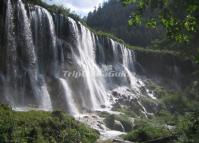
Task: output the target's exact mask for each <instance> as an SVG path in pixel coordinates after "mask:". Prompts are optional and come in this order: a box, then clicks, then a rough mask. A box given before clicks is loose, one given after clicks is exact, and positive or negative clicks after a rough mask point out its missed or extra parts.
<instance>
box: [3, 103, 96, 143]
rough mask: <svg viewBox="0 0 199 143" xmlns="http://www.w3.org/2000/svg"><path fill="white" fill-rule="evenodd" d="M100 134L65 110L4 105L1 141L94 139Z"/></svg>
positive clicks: (70, 142)
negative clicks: (20, 109)
mask: <svg viewBox="0 0 199 143" xmlns="http://www.w3.org/2000/svg"><path fill="white" fill-rule="evenodd" d="M98 137H99V135H98V134H97V132H96V131H95V130H93V129H90V128H88V127H87V126H85V125H84V124H82V123H79V122H77V121H75V119H74V118H72V117H69V116H68V115H66V114H65V113H64V112H61V111H55V112H53V113H50V112H42V111H29V112H14V111H12V110H11V109H10V108H8V107H5V106H0V142H1V143H6V142H23V143H28V142H34V143H48V142H54V143H56V142H57V143H65V142H67V143H79V142H82V143H93V142H95V141H96V140H97V138H98Z"/></svg>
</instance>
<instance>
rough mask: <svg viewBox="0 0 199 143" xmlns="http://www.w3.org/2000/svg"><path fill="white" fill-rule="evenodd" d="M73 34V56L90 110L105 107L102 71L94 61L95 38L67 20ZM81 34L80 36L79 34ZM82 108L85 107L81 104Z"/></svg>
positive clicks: (72, 21)
mask: <svg viewBox="0 0 199 143" xmlns="http://www.w3.org/2000/svg"><path fill="white" fill-rule="evenodd" d="M69 21H70V22H71V25H72V29H73V32H74V33H75V36H76V39H77V44H76V46H77V49H78V54H77V55H75V60H76V62H77V64H78V66H79V67H80V69H81V70H82V72H83V73H84V74H85V75H84V77H83V78H84V82H85V84H86V86H87V87H88V91H89V93H88V94H89V95H88V96H87V97H86V98H90V100H91V102H92V105H91V106H92V107H90V109H94V110H96V109H99V108H100V106H101V105H106V101H107V100H106V99H107V97H106V89H105V87H104V79H103V78H102V71H101V69H100V68H99V67H98V65H97V64H96V61H95V37H94V34H93V33H91V32H90V31H89V30H88V29H87V28H85V27H84V26H82V25H81V24H80V23H79V26H80V30H81V31H79V29H78V25H77V23H76V22H75V21H74V20H72V19H71V18H69ZM80 33H81V34H80ZM83 104H84V105H83V106H86V105H85V103H83Z"/></svg>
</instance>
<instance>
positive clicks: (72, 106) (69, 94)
mask: <svg viewBox="0 0 199 143" xmlns="http://www.w3.org/2000/svg"><path fill="white" fill-rule="evenodd" d="M59 80H60V82H61V84H62V85H63V88H64V94H65V99H66V101H67V104H68V109H69V113H70V114H71V115H73V116H74V115H78V114H79V111H78V109H77V106H76V104H75V101H74V99H73V94H72V91H71V89H70V87H69V85H68V83H67V82H66V80H65V79H62V78H60V79H59Z"/></svg>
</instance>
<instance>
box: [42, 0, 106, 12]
mask: <svg viewBox="0 0 199 143" xmlns="http://www.w3.org/2000/svg"><path fill="white" fill-rule="evenodd" d="M43 1H44V2H47V3H48V4H57V5H63V6H65V7H67V8H70V9H71V10H72V11H75V12H76V13H77V14H79V15H80V16H86V15H87V14H88V13H89V12H90V11H93V10H94V7H98V6H99V4H100V3H103V2H104V1H107V0H43Z"/></svg>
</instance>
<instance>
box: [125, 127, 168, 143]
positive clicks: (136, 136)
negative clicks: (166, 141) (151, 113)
mask: <svg viewBox="0 0 199 143" xmlns="http://www.w3.org/2000/svg"><path fill="white" fill-rule="evenodd" d="M169 135H170V133H169V131H168V130H167V129H166V128H164V127H155V126H152V125H149V124H145V125H143V126H142V127H139V128H137V129H135V130H133V131H131V132H129V133H128V134H127V135H125V136H124V139H125V140H129V141H133V142H144V141H149V140H153V139H158V138H160V137H167V136H169Z"/></svg>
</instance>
